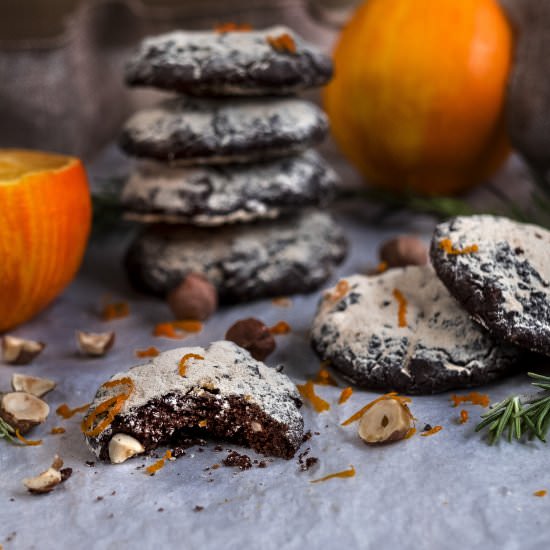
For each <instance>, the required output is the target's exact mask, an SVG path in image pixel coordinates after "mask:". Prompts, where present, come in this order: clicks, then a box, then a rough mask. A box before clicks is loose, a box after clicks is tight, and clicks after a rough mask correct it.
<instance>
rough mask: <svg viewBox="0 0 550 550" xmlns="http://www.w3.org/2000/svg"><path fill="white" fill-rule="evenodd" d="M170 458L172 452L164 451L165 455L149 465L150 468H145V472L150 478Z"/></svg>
mask: <svg viewBox="0 0 550 550" xmlns="http://www.w3.org/2000/svg"><path fill="white" fill-rule="evenodd" d="M170 458H172V451H166V453H165V454H164V456H163V457H162V458H161V459H160V460H157V461H156V462H155V463H154V464H151V466H147V468H146V469H145V471H146V472H147V473H148V474H149V475H151V476H152V475H154V474H156V473H157V472H158V471H159V470H161V469H162V468H164V465H165V464H166V460H167V459H170Z"/></svg>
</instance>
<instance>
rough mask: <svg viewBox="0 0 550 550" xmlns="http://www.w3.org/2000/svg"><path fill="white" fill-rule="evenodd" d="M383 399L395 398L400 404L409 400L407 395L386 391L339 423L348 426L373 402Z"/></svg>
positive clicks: (404, 403)
mask: <svg viewBox="0 0 550 550" xmlns="http://www.w3.org/2000/svg"><path fill="white" fill-rule="evenodd" d="M384 399H395V400H396V401H399V402H400V403H401V404H402V405H406V404H407V403H410V402H411V400H410V398H409V397H402V396H400V395H398V394H397V392H390V393H386V394H384V395H381V396H380V397H377V398H376V399H374V400H373V401H371V402H370V403H367V404H366V405H365V406H364V407H363V408H361V409H359V410H358V411H357V412H356V413H355V414H352V415H351V416H350V417H349V418H348V419H347V420H344V422H342V424H341V425H342V426H348V425H349V424H352V423H353V422H357V420H359V419H360V418H361V417H362V416H363V415H364V414H365V413H366V412H367V411H368V410H369V409H370V408H371V407H372V406H373V405H374V404H375V403H378V402H379V401H383V400H384Z"/></svg>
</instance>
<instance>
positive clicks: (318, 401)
mask: <svg viewBox="0 0 550 550" xmlns="http://www.w3.org/2000/svg"><path fill="white" fill-rule="evenodd" d="M296 387H297V388H298V391H299V392H300V395H301V396H302V397H303V398H304V399H305V400H306V401H309V402H310V403H311V404H312V406H313V408H314V409H315V410H316V411H317V412H318V413H321V412H323V411H328V410H329V409H330V405H329V404H328V402H327V401H325V400H324V399H323V398H321V397H319V396H318V395H317V394H316V393H315V387H314V385H313V381H312V380H308V381H307V382H306V383H305V384H297V385H296Z"/></svg>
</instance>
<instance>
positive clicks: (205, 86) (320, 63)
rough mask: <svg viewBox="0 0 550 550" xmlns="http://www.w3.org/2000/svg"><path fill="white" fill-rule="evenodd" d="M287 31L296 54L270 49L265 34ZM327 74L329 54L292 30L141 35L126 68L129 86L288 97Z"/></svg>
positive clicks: (317, 83)
mask: <svg viewBox="0 0 550 550" xmlns="http://www.w3.org/2000/svg"><path fill="white" fill-rule="evenodd" d="M283 34H288V35H289V36H291V37H292V38H293V40H294V43H295V44H296V52H294V53H288V52H279V51H276V50H275V49H273V48H272V47H271V46H270V45H269V43H268V41H267V37H278V36H281V35H283ZM331 76H332V62H331V59H330V57H328V56H327V55H324V54H323V53H321V52H320V51H319V50H318V49H317V48H315V47H314V46H312V45H311V44H308V43H307V42H305V41H304V40H303V39H301V38H300V37H299V36H298V35H297V34H296V33H294V32H293V31H292V30H291V29H289V28H288V27H284V26H274V27H269V28H267V29H263V30H257V31H251V32H224V33H219V32H208V31H206V32H205V31H175V32H170V33H167V34H162V35H160V36H155V37H150V38H146V39H145V40H144V41H143V42H142V43H141V45H140V47H139V49H138V51H137V52H136V54H135V55H134V56H133V58H132V59H131V60H130V62H129V63H128V66H127V68H126V82H127V83H128V84H130V85H142V86H156V87H158V88H163V89H166V90H173V91H176V92H184V93H188V94H194V95H202V96H205V95H213V96H215V95H219V96H227V95H287V94H290V93H295V92H297V91H299V90H303V89H305V88H310V87H314V86H321V85H323V84H325V83H326V82H328V80H329V79H330V77H331Z"/></svg>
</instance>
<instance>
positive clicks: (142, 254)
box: [120, 25, 346, 302]
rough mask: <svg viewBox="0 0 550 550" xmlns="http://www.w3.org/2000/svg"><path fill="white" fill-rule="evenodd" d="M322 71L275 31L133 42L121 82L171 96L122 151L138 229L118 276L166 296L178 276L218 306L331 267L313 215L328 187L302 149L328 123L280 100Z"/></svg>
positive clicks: (128, 202)
mask: <svg viewBox="0 0 550 550" xmlns="http://www.w3.org/2000/svg"><path fill="white" fill-rule="evenodd" d="M331 75H332V64H331V60H330V59H329V58H328V57H327V56H325V55H324V54H322V53H321V52H319V51H318V50H316V49H315V48H314V47H312V46H311V45H309V44H308V43H306V42H305V41H304V40H302V39H301V38H299V37H298V36H296V35H295V34H294V33H293V32H292V31H291V30H290V29H288V28H286V27H272V28H269V29H265V30H263V31H251V30H248V29H239V28H237V27H236V26H234V25H230V26H225V27H224V28H222V29H220V30H219V31H212V32H173V33H170V34H166V35H161V36H158V37H154V38H149V39H146V40H144V41H143V43H142V44H141V46H140V48H139V50H138V52H137V53H136V55H135V57H134V58H133V59H132V60H131V61H130V63H129V64H128V67H127V72H126V81H127V83H128V84H129V85H131V86H153V87H156V88H159V89H163V90H167V91H171V92H176V93H177V94H178V95H177V96H176V97H173V98H171V99H168V100H165V101H164V102H162V103H160V104H158V105H156V106H155V107H152V108H148V109H144V110H142V111H139V112H137V113H136V114H135V115H134V116H132V117H131V118H130V119H129V120H128V122H127V123H126V125H125V126H124V128H123V131H122V136H121V141H120V143H121V147H122V149H123V150H124V151H125V152H126V153H128V154H129V155H132V156H134V157H138V158H139V161H138V162H137V163H136V166H135V169H134V172H133V173H132V174H131V176H130V178H129V179H128V181H127V183H126V185H125V187H124V189H123V192H122V202H123V206H124V208H125V210H126V216H127V217H128V218H130V219H133V220H136V221H139V222H143V223H144V224H147V226H146V227H145V229H144V231H143V232H142V233H141V234H140V235H139V236H138V237H137V239H136V240H135V241H134V242H133V244H132V245H131V247H130V250H129V252H128V254H127V258H126V266H127V269H128V273H129V276H130V279H131V281H132V282H133V283H134V285H135V286H136V287H138V288H139V289H141V290H144V291H147V292H150V293H153V294H157V295H161V296H162V295H166V294H167V293H168V292H169V291H170V290H171V289H172V288H174V287H176V286H177V285H178V284H180V282H181V281H182V280H183V279H184V278H185V277H186V276H187V275H188V274H189V273H191V272H193V273H201V274H203V275H204V276H206V277H207V278H208V280H210V282H211V283H212V284H213V285H214V286H215V287H216V288H217V290H218V294H219V298H220V300H221V301H222V302H238V301H245V300H250V299H255V298H264V297H268V296H277V295H289V294H292V293H301V292H308V291H311V290H314V289H316V288H318V287H319V285H321V284H322V283H323V282H324V281H325V280H326V279H327V278H328V277H329V276H330V274H331V272H332V269H333V268H334V267H335V265H337V264H338V263H339V262H340V261H341V260H342V259H343V258H344V256H345V253H346V240H345V238H344V235H343V232H342V230H341V229H340V228H339V227H338V226H337V225H336V224H335V223H334V221H333V220H332V219H331V217H330V216H329V215H328V214H326V213H325V212H322V211H321V210H320V209H319V207H322V206H324V205H326V204H327V203H328V202H329V201H330V199H331V198H332V196H333V195H334V191H335V186H336V185H337V177H336V175H335V173H334V171H333V170H332V169H331V168H330V167H329V166H328V165H327V164H326V162H325V161H324V160H323V159H322V158H321V157H320V156H319V155H318V154H317V153H316V152H315V151H314V150H313V149H311V147H313V146H314V145H316V144H318V143H319V142H320V141H322V140H323V138H324V137H325V136H326V134H327V131H328V123H327V119H326V116H325V115H324V113H323V112H322V111H321V110H320V109H319V108H318V107H317V106H316V105H314V104H312V103H310V102H308V101H305V100H303V99H299V98H297V97H295V96H294V95H293V94H295V93H296V92H299V91H301V90H305V89H310V88H314V87H318V86H321V85H323V84H325V83H326V82H327V81H328V80H329V79H330V77H331Z"/></svg>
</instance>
